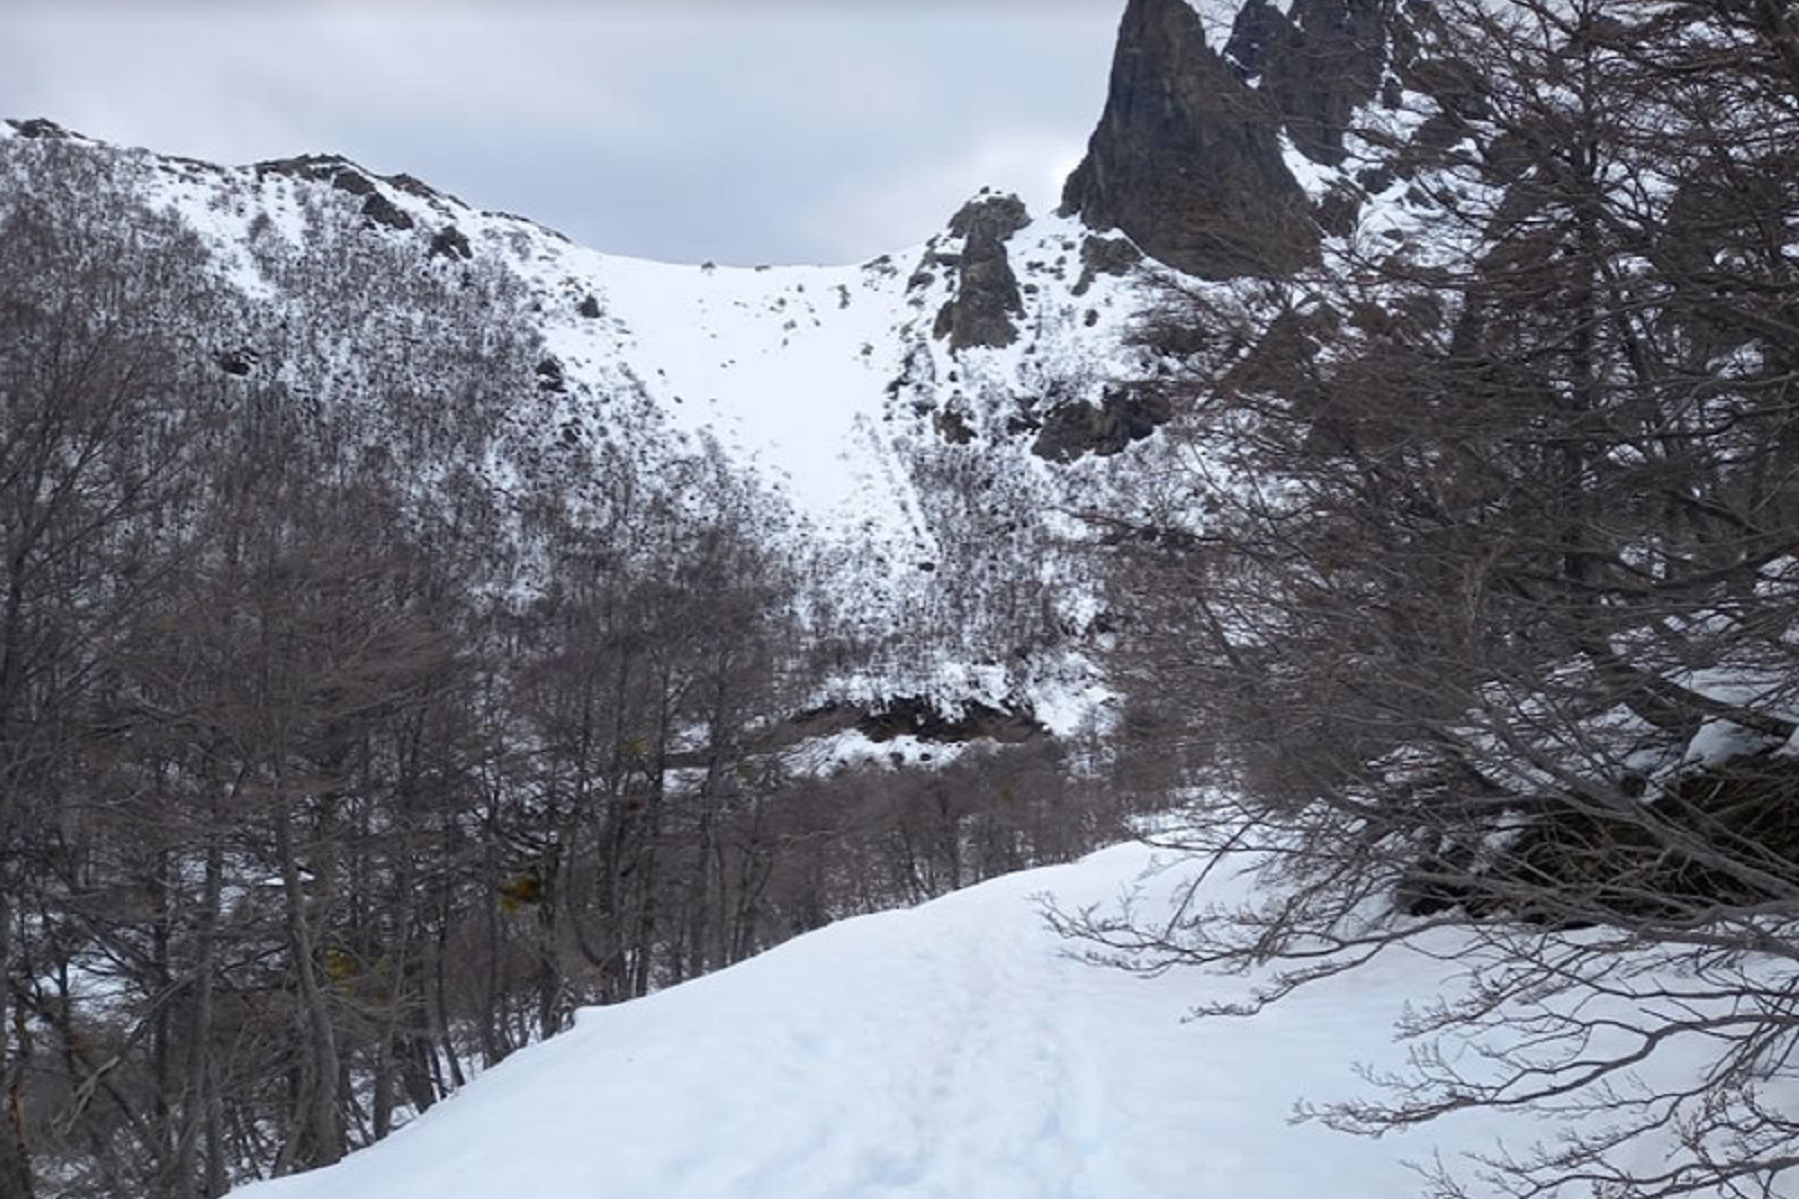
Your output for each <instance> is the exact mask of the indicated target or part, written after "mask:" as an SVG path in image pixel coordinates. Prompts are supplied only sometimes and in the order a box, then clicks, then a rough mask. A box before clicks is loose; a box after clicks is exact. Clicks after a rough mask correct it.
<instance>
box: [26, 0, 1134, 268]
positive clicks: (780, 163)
mask: <svg viewBox="0 0 1799 1199" xmlns="http://www.w3.org/2000/svg"><path fill="white" fill-rule="evenodd" d="M0 3H3V4H4V6H5V9H6V12H5V15H4V18H3V22H0V24H3V26H4V32H3V33H0V116H13V117H33V116H45V117H49V118H51V119H52V120H55V121H58V122H60V123H62V124H64V125H67V126H69V127H71V128H74V129H77V130H79V131H81V132H83V133H86V134H89V135H90V136H93V137H98V138H103V139H106V140H109V141H117V142H123V143H126V144H131V145H144V146H149V147H151V148H152V149H155V150H159V151H162V152H165V153H171V154H185V155H189V156H192V157H196V158H204V159H209V160H213V161H221V162H230V163H242V162H252V161H255V160H257V159H263V158H279V157H286V156H288V155H293V154H300V153H308V152H323V151H333V152H337V153H341V154H344V155H346V156H347V157H350V158H353V159H355V160H357V161H358V162H360V163H362V164H363V165H364V166H366V167H368V168H369V169H370V170H373V171H375V172H377V173H380V174H392V173H394V172H398V171H406V172H410V173H411V174H414V175H417V176H418V177H420V178H422V179H424V180H425V181H426V182H428V183H431V184H432V185H433V186H436V187H438V188H440V189H442V190H444V191H448V192H452V193H454V194H456V195H457V196H459V197H461V198H462V199H463V200H465V201H467V202H468V203H470V204H473V205H475V206H477V207H481V208H494V209H501V210H505V211H509V212H516V213H519V214H521V215H524V216H528V217H531V218H533V219H534V220H538V221H541V222H543V223H544V224H546V225H550V226H552V227H554V228H557V229H560V230H562V231H563V232H564V233H567V234H568V235H569V236H571V237H573V238H575V239H576V240H577V241H580V242H584V243H586V244H588V245H591V246H594V247H595V248H597V249H601V250H606V251H610V252H613V253H621V254H636V255H642V256H644V257H649V258H659V259H665V260H669V261H677V262H699V261H703V260H705V259H714V260H716V261H719V262H724V263H735V264H754V263H759V262H778V263H799V262H850V261H856V260H860V259H864V258H868V257H871V256H873V255H874V254H877V253H880V252H882V251H885V250H891V249H897V248H900V247H903V246H906V245H910V244H912V243H915V242H918V241H921V240H923V239H924V238H925V237H927V236H929V235H930V234H931V233H933V232H935V231H936V230H937V229H938V228H940V227H941V226H942V225H943V223H944V221H945V220H946V219H947V218H948V217H949V215H950V214H951V213H952V212H953V211H954V210H955V208H956V207H957V206H958V205H960V203H961V202H962V201H963V200H965V199H967V198H968V197H969V196H971V195H973V194H974V193H975V192H976V191H978V190H979V189H980V188H981V187H982V186H984V185H991V186H993V187H996V188H1001V189H1006V190H1013V191H1017V192H1018V193H1019V194H1020V195H1022V196H1023V197H1024V198H1025V200H1026V201H1027V202H1028V203H1029V205H1030V207H1031V210H1032V212H1033V213H1034V214H1035V213H1038V212H1041V211H1042V210H1043V209H1044V208H1046V207H1052V206H1053V205H1054V203H1055V199H1056V196H1057V193H1058V191H1059V188H1060V185H1061V180H1062V177H1063V176H1064V175H1066V174H1067V172H1068V171H1069V170H1070V169H1071V168H1072V167H1073V166H1074V164H1075V162H1076V161H1077V160H1078V159H1079V157H1080V154H1081V151H1082V149H1083V148H1084V146H1085V144H1086V139H1087V135H1088V134H1089V133H1090V132H1091V131H1092V129H1093V126H1094V123H1095V122H1096V121H1097V120H1098V118H1099V113H1100V108H1101V106H1102V105H1103V103H1104V100H1105V91H1106V76H1107V72H1108V69H1109V65H1110V60H1111V50H1112V40H1113V36H1114V34H1115V32H1116V29H1117V23H1118V18H1119V16H1120V15H1121V14H1122V13H1123V10H1124V0H960V2H954V0H810V2H799V0H788V2H787V3H762V2H758V0H736V2H727V0H714V2H712V3H698V2H692V0H688V2H670V0H663V2H662V3H642V2H630V3H627V2H619V0H599V2H590V3H587V4H582V3H579V2H578V0H566V2H565V3H561V4H552V3H540V4H538V5H537V6H535V7H531V6H526V5H521V4H519V3H517V2H514V3H511V4H506V3H502V2H498V0H495V2H492V3H488V2H476V0H468V2H465V3H447V2H445V3H429V2H426V0H378V2H376V3H372V4H371V3H366V2H363V3H356V2H352V0H335V2H334V0H283V2H280V3H257V2H255V0H236V2H233V3H226V2H225V0H216V2H212V3H191V4H188V5H185V6H181V5H175V4H169V3H164V2H162V0H131V2H119V3H112V4H106V3H100V2H98V0H0Z"/></svg>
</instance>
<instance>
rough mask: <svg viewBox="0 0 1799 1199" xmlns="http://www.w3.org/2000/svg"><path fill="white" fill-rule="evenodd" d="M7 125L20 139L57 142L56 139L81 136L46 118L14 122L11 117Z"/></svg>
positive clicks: (32, 118)
mask: <svg viewBox="0 0 1799 1199" xmlns="http://www.w3.org/2000/svg"><path fill="white" fill-rule="evenodd" d="M6 123H7V124H8V125H11V126H12V127H13V131H14V132H16V133H17V134H18V135H19V136H20V137H35V138H47V139H51V140H56V139H61V138H69V137H80V136H81V135H80V134H79V133H76V132H75V131H74V130H72V129H64V128H63V127H62V126H61V125H58V124H57V123H56V122H55V121H52V120H49V119H48V118H46V117H31V118H29V119H27V120H23V121H20V120H14V119H12V118H10V117H9V118H7V121H6Z"/></svg>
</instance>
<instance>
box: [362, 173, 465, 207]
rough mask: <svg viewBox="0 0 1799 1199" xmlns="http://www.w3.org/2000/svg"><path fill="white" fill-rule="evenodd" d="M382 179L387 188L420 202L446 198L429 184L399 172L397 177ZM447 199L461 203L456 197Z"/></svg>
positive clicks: (389, 176)
mask: <svg viewBox="0 0 1799 1199" xmlns="http://www.w3.org/2000/svg"><path fill="white" fill-rule="evenodd" d="M382 178H383V179H384V180H385V181H386V182H387V183H388V185H389V186H391V187H396V188H398V189H399V190H401V191H403V192H405V193H406V194H407V195H409V196H417V197H418V198H419V199H421V200H441V199H445V198H446V197H445V196H444V193H442V192H440V191H438V190H437V189H436V188H435V187H432V186H431V185H430V184H429V183H426V182H425V181H424V180H423V179H420V178H419V177H418V176H416V175H408V174H406V173H404V172H401V173H400V174H398V175H383V176H382ZM448 199H450V200H454V201H455V202H456V203H458V204H461V203H462V202H461V201H460V200H456V197H454V196H450V197H448ZM463 207H465V208H466V207H467V205H463Z"/></svg>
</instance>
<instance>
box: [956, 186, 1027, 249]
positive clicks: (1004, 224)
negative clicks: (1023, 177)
mask: <svg viewBox="0 0 1799 1199" xmlns="http://www.w3.org/2000/svg"><path fill="white" fill-rule="evenodd" d="M1030 223H1031V214H1030V211H1029V210H1028V209H1026V208H1025V206H1024V201H1023V200H1020V199H1019V198H1018V197H1017V196H1014V195H1011V194H1009V193H1008V194H1005V195H982V196H977V197H975V198H974V199H972V200H970V201H969V202H968V203H966V204H964V205H962V207H961V208H959V209H957V210H956V215H955V216H952V217H951V218H950V219H949V232H950V236H951V237H965V238H973V237H976V236H978V235H983V234H984V235H985V236H986V237H988V238H991V239H992V240H994V241H1001V242H1003V241H1005V240H1006V239H1007V238H1008V237H1011V236H1012V235H1013V234H1014V233H1017V232H1018V231H1019V230H1020V229H1023V228H1024V227H1025V226H1026V225H1028V224H1030Z"/></svg>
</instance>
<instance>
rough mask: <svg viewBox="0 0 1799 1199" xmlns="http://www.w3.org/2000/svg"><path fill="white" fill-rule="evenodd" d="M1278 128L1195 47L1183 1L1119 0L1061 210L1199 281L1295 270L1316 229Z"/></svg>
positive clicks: (1248, 89) (1198, 37) (1236, 80)
mask: <svg viewBox="0 0 1799 1199" xmlns="http://www.w3.org/2000/svg"><path fill="white" fill-rule="evenodd" d="M1275 32H1277V33H1278V32H1279V30H1278V28H1277V29H1276V30H1275ZM1280 128H1281V112H1280V108H1279V106H1278V104H1277V103H1275V101H1274V100H1273V98H1272V97H1271V96H1270V95H1268V94H1266V93H1265V91H1264V90H1263V89H1259V88H1256V87H1252V86H1250V85H1249V83H1247V82H1246V81H1245V78H1244V76H1243V73H1242V70H1241V68H1238V67H1233V65H1232V64H1231V63H1228V62H1226V60H1225V59H1224V58H1223V57H1222V56H1221V55H1219V54H1218V53H1217V52H1216V51H1214V50H1213V49H1212V48H1211V47H1210V46H1208V45H1207V44H1206V38H1205V31H1204V29H1203V28H1202V27H1201V25H1200V20H1199V15H1198V14H1197V13H1196V12H1194V11H1193V9H1192V8H1191V7H1190V6H1188V5H1187V4H1186V3H1185V0H1129V3H1128V4H1127V6H1126V8H1125V13H1124V19H1123V21H1122V22H1121V23H1120V26H1119V31H1118V46H1117V49H1116V51H1115V52H1114V54H1113V59H1112V76H1111V86H1110V90H1109V91H1108V93H1107V96H1106V106H1105V111H1104V113H1103V114H1102V115H1101V117H1100V122H1099V127H1098V128H1097V129H1096V130H1094V133H1093V136H1092V138H1091V139H1089V141H1088V143H1087V156H1086V158H1085V159H1084V160H1082V162H1081V165H1080V166H1079V167H1077V168H1076V169H1075V171H1074V173H1073V174H1072V175H1070V176H1069V177H1068V182H1067V184H1066V186H1065V187H1064V188H1063V192H1062V211H1063V213H1065V214H1075V213H1078V214H1079V215H1080V217H1081V218H1082V219H1083V220H1084V221H1086V223H1087V224H1088V225H1089V226H1091V227H1093V228H1095V229H1102V230H1103V229H1113V228H1116V229H1119V230H1121V231H1123V232H1124V233H1125V234H1126V235H1128V236H1129V237H1130V238H1131V240H1132V241H1134V242H1135V243H1136V244H1137V245H1138V246H1139V247H1140V248H1141V249H1142V250H1143V251H1144V252H1145V253H1147V254H1149V255H1150V256H1151V257H1153V258H1157V259H1159V260H1161V261H1162V262H1165V263H1167V264H1168V265H1169V266H1172V267H1175V268H1176V269H1178V270H1182V271H1185V272H1187V273H1188V274H1192V275H1198V276H1200V277H1202V278H1207V279H1224V278H1232V277H1235V276H1240V275H1271V274H1282V273H1286V272H1288V271H1292V270H1295V269H1297V268H1299V267H1301V266H1303V265H1304V264H1305V263H1307V262H1308V261H1310V260H1311V258H1312V256H1313V254H1314V253H1315V248H1316V245H1317V238H1318V233H1317V229H1316V227H1315V225H1314V224H1313V222H1312V220H1311V216H1310V209H1309V205H1308V203H1307V200H1306V196H1305V192H1304V190H1303V189H1301V187H1300V186H1299V184H1298V182H1297V181H1296V180H1295V179H1294V178H1293V175H1292V173H1291V172H1289V171H1288V170H1287V166H1286V163H1285V162H1284V161H1283V160H1282V158H1281V150H1280V137H1279V135H1280Z"/></svg>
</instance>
